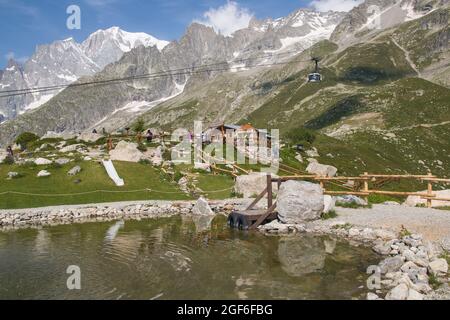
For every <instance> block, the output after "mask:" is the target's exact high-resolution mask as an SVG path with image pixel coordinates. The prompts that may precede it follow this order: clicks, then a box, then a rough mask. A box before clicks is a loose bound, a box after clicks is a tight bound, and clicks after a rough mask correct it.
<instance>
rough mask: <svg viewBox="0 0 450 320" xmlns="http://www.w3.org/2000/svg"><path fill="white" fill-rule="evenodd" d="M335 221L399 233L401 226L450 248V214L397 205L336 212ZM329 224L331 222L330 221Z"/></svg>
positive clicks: (345, 209)
mask: <svg viewBox="0 0 450 320" xmlns="http://www.w3.org/2000/svg"><path fill="white" fill-rule="evenodd" d="M336 212H337V214H338V217H337V218H335V219H333V220H335V221H344V222H347V223H350V224H353V225H355V226H367V227H381V228H387V229H392V230H396V231H400V230H401V228H402V226H404V227H405V228H406V229H407V230H409V231H411V232H413V233H419V234H422V235H423V236H424V238H425V239H427V240H430V241H437V242H448V243H449V244H450V211H447V210H437V209H427V208H413V207H407V206H396V205H382V204H380V205H374V206H373V208H372V209H347V208H340V207H337V208H336ZM329 221H330V220H329Z"/></svg>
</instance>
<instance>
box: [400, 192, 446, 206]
mask: <svg viewBox="0 0 450 320" xmlns="http://www.w3.org/2000/svg"><path fill="white" fill-rule="evenodd" d="M421 193H427V191H426V190H425V191H422V192H421ZM433 194H436V197H437V198H447V199H450V190H439V191H433ZM404 204H405V205H407V206H409V207H417V206H426V204H427V200H426V199H422V198H421V197H420V196H409V197H408V198H406V201H405V203H404ZM448 205H449V202H448V201H439V200H431V206H432V207H446V206H448Z"/></svg>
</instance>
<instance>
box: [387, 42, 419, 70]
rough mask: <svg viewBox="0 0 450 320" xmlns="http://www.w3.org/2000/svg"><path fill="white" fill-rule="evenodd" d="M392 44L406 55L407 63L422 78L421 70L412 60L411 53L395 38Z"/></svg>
mask: <svg viewBox="0 0 450 320" xmlns="http://www.w3.org/2000/svg"><path fill="white" fill-rule="evenodd" d="M391 39H392V42H393V43H394V44H395V45H396V46H397V47H398V48H399V49H400V50H402V51H403V52H404V53H405V59H406V61H408V63H409V65H410V66H411V68H413V69H414V71H415V72H416V73H417V75H418V76H419V77H422V73H421V72H420V70H419V69H418V68H417V66H416V64H415V63H414V62H413V61H412V60H411V57H410V55H409V52H408V51H407V50H406V49H405V48H403V47H402V46H401V45H400V44H399V43H398V42H397V41H396V40H395V39H394V38H391Z"/></svg>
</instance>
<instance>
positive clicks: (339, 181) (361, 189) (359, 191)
mask: <svg viewBox="0 0 450 320" xmlns="http://www.w3.org/2000/svg"><path fill="white" fill-rule="evenodd" d="M405 179H410V180H411V179H413V180H419V181H422V182H426V183H427V186H428V188H427V191H426V192H425V193H424V192H416V191H411V192H409V191H406V192H405V191H385V190H378V189H371V188H370V184H371V183H372V184H376V183H377V182H380V181H382V182H384V183H385V182H388V181H392V180H405ZM288 180H310V181H315V182H318V183H319V184H320V185H321V186H322V188H323V189H324V193H325V194H328V195H355V196H362V197H365V198H367V197H368V196H369V195H371V194H381V195H390V196H419V197H420V198H422V199H426V200H427V207H429V208H430V207H431V206H432V200H438V201H449V205H450V198H440V197H437V195H436V193H434V191H433V184H436V183H449V184H450V179H446V178H438V177H436V176H434V175H432V174H431V173H429V174H427V175H384V174H369V173H367V172H365V173H364V174H362V175H360V176H357V177H321V176H317V175H293V176H280V177H277V178H274V177H272V176H271V175H268V176H267V187H266V188H265V189H264V190H263V192H261V194H259V195H258V196H257V197H256V199H255V200H254V201H253V202H252V204H251V205H250V206H249V207H248V208H247V209H246V210H245V211H244V212H243V213H244V214H250V212H251V211H252V210H253V208H254V207H255V206H256V204H257V203H258V202H259V201H261V200H262V199H263V198H264V197H265V196H266V195H267V210H265V211H264V212H263V213H262V214H260V215H258V218H257V221H256V222H254V223H253V224H252V225H251V227H250V229H255V228H257V227H258V226H259V225H261V224H262V223H263V222H264V221H265V220H266V219H267V218H268V217H269V216H272V215H273V213H274V212H275V210H276V205H277V204H276V201H274V198H273V190H272V184H273V183H274V182H276V183H277V184H278V187H280V185H281V183H282V182H284V181H288ZM349 181H353V182H361V183H355V186H357V187H356V188H351V187H347V190H345V191H331V190H327V188H326V187H327V184H333V185H336V186H340V187H345V186H346V185H348V184H349ZM349 189H353V190H349Z"/></svg>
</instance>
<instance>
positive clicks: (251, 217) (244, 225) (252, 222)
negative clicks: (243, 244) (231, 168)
mask: <svg viewBox="0 0 450 320" xmlns="http://www.w3.org/2000/svg"><path fill="white" fill-rule="evenodd" d="M266 194H267V209H254V208H255V206H256V205H257V204H258V202H259V201H261V200H262V199H263V198H264V196H265V195H266ZM276 208H277V203H276V202H273V195H272V177H271V176H270V175H267V187H266V188H265V189H264V191H263V192H261V194H260V195H258V196H257V197H256V199H255V200H254V201H253V202H252V203H251V204H250V205H249V206H248V208H247V209H246V210H242V211H233V212H232V213H231V214H230V215H229V216H228V225H229V226H230V227H232V228H236V229H241V230H252V229H256V228H258V227H259V226H260V225H261V224H265V223H269V222H271V221H273V220H275V219H276V218H277V217H278V213H277V212H276V211H275V209H276Z"/></svg>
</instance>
